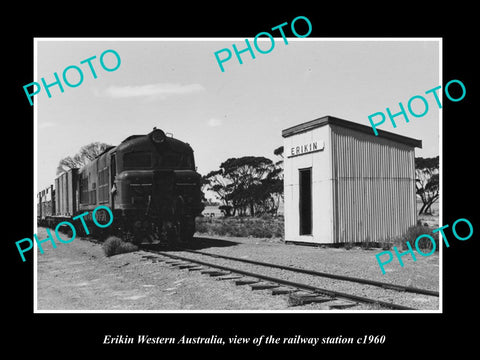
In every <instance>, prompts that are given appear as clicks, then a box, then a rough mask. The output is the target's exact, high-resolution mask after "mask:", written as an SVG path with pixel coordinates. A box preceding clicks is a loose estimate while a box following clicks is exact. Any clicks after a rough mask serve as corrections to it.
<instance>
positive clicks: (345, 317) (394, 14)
mask: <svg viewBox="0 0 480 360" xmlns="http://www.w3.org/2000/svg"><path fill="white" fill-rule="evenodd" d="M77 5H78V6H76V5H72V6H71V7H70V8H65V7H58V8H56V7H54V5H49V7H46V6H45V5H43V4H34V5H30V4H29V5H28V6H25V9H16V6H15V5H14V6H13V7H11V8H9V12H11V13H12V14H13V15H12V16H13V17H14V20H13V21H5V22H4V23H3V24H2V29H3V30H4V34H5V36H6V37H7V40H6V47H5V48H6V49H8V51H6V53H5V55H4V56H3V60H4V62H5V63H4V71H5V70H7V71H5V73H6V74H7V86H6V87H5V89H6V94H5V93H4V95H6V96H7V101H5V102H4V110H6V113H7V114H8V115H7V116H6V118H5V120H4V122H5V123H6V125H7V129H4V132H3V134H4V144H5V145H4V149H7V148H8V151H4V154H5V156H4V158H3V160H4V164H5V165H4V171H3V180H4V186H3V190H4V192H5V193H6V194H5V196H6V197H5V198H4V203H3V205H4V209H5V210H7V212H4V213H3V216H4V224H6V225H5V226H4V229H6V236H5V238H6V239H5V241H4V248H3V250H4V259H6V260H7V261H6V264H7V269H6V272H5V273H4V274H5V278H6V284H7V288H6V291H5V292H4V297H5V298H6V304H5V305H4V306H5V308H4V311H6V312H7V316H8V318H7V319H8V320H7V322H6V324H5V325H6V326H5V327H6V330H7V331H6V333H7V335H6V336H7V338H6V339H5V343H6V344H7V347H8V348H9V349H12V350H16V351H17V353H18V352H21V353H23V352H24V351H26V350H27V349H26V346H28V348H29V349H31V350H33V353H31V356H37V355H40V354H35V351H38V352H41V353H44V354H46V355H48V356H54V354H55V353H56V354H58V355H62V356H68V355H74V354H75V355H87V354H88V355H90V356H92V355H93V356H95V355H96V354H99V353H100V352H105V353H107V354H109V355H113V356H115V355H117V354H128V353H131V354H133V355H140V354H141V353H143V352H144V351H152V352H153V353H154V354H156V355H157V356H162V357H163V356H167V355H166V354H165V353H164V352H165V351H167V352H168V353H170V354H171V353H172V352H171V351H172V350H173V351H174V352H175V354H177V355H179V354H180V353H183V352H185V351H186V352H192V351H193V352H194V353H195V354H198V353H199V351H205V352H206V353H212V354H213V353H219V354H222V353H226V352H235V353H240V352H242V351H252V350H253V351H256V352H260V353H261V354H262V353H265V352H266V351H270V350H273V349H277V350H279V349H280V350H281V351H282V353H283V354H285V355H287V354H297V353H299V352H302V353H303V352H305V353H312V354H316V355H317V356H318V355H320V356H321V355H325V354H326V353H327V351H328V352H330V351H331V352H332V353H334V354H337V355H338V354H339V353H340V351H343V350H352V351H353V352H354V353H355V354H358V353H363V352H371V351H372V352H376V353H378V354H382V355H383V356H392V355H393V354H395V353H399V354H400V355H401V356H406V357H407V356H415V357H417V356H418V355H419V354H420V353H424V354H428V355H430V356H431V355H433V354H434V353H437V352H439V353H440V352H441V351H442V350H444V349H445V350H446V349H452V350H454V351H458V350H460V351H461V352H462V353H464V354H465V353H467V351H468V350H469V349H472V348H473V345H474V344H475V341H474V340H475V335H474V332H475V331H474V330H475V323H472V325H473V327H472V326H470V323H471V321H469V320H470V319H471V318H472V316H473V314H475V312H476V309H475V305H476V303H475V301H474V299H475V295H474V293H473V291H475V289H474V288H473V290H472V288H471V287H470V288H469V287H468V286H471V285H475V283H476V281H475V280H476V279H475V274H476V272H475V270H476V267H475V266H474V264H475V260H476V259H475V258H476V255H477V254H476V251H478V245H477V243H478V239H477V238H478V233H479V232H478V231H479V230H477V228H478V215H477V213H478V211H475V210H476V209H475V205H476V204H475V202H476V198H477V197H478V195H477V194H476V188H475V183H476V181H475V174H474V169H475V165H476V163H477V161H476V156H475V155H476V154H477V153H478V151H475V150H476V147H475V141H474V139H473V137H474V135H475V128H476V123H477V121H478V120H477V117H476V116H475V114H476V113H475V112H474V110H475V108H474V106H473V100H474V99H476V98H477V95H478V94H477V89H476V83H475V82H474V81H473V72H474V67H473V61H474V59H476V55H475V50H476V43H475V42H474V41H473V40H474V38H473V34H474V32H473V30H474V29H473V25H474V24H475V23H476V21H475V19H473V20H472V21H471V20H470V19H469V18H468V16H469V15H470V13H472V14H475V13H476V11H475V8H474V7H473V5H471V8H470V9H468V8H465V7H464V6H463V5H461V4H458V5H451V7H450V8H442V5H441V4H435V5H431V6H428V7H426V8H425V9H422V8H421V7H419V5H418V3H413V4H409V3H405V2H402V3H395V4H392V5H389V6H387V5H386V4H385V3H383V4H382V5H380V6H379V7H376V6H374V5H368V4H366V3H361V4H357V5H355V6H353V7H352V6H351V5H349V4H346V3H342V4H339V5H340V6H339V8H333V7H325V6H323V5H322V4H320V5H321V6H319V4H315V3H313V5H305V6H303V7H301V8H299V9H293V4H285V5H282V4H281V3H278V4H277V5H275V9H272V8H269V5H267V6H266V8H267V9H266V10H264V11H261V10H260V9H259V5H258V4H257V5H256V6H251V5H247V4H246V3H238V4H232V3H221V4H217V5H215V6H212V7H211V8H208V7H207V6H205V5H204V4H202V8H201V9H198V10H197V9H192V8H191V5H188V3H182V5H181V6H182V7H183V9H181V10H178V9H173V8H165V7H164V5H163V4H161V3H158V4H153V5H152V4H150V5H149V4H140V3H139V4H135V5H132V4H125V3H116V4H114V3H111V4H108V5H107V6H105V8H104V9H102V8H101V6H100V5H98V4H87V3H85V4H82V5H79V4H77ZM287 5H288V6H287ZM290 5H292V6H290ZM295 5H301V4H295ZM271 7H273V5H271ZM299 15H302V16H306V17H308V19H309V20H310V21H311V23H312V26H313V31H312V33H311V35H310V37H442V38H443V54H444V55H443V69H444V71H443V80H444V81H443V84H442V86H444V85H445V83H446V82H447V81H449V80H451V79H459V80H461V81H462V82H463V83H464V84H465V86H466V89H467V95H466V97H465V99H463V100H462V101H461V102H458V103H453V102H450V101H448V100H447V99H446V98H445V96H443V99H442V104H443V134H444V138H443V154H442V155H443V167H444V169H443V214H444V224H450V225H451V224H452V223H453V222H454V221H455V220H457V219H458V218H467V219H469V220H470V221H471V222H472V223H473V226H474V229H475V232H474V235H473V237H472V238H471V239H470V240H468V241H464V242H461V241H457V240H453V241H450V244H451V246H450V248H448V249H446V248H444V252H443V253H444V256H443V276H444V288H443V289H444V313H443V314H401V315H400V314H243V313H241V314H33V275H32V273H33V257H32V256H30V257H29V256H27V262H26V263H22V262H21V259H20V258H19V257H18V253H17V249H16V247H15V245H14V242H15V241H17V240H19V239H22V238H24V237H31V236H32V233H33V224H32V219H33V203H32V200H33V199H34V194H33V150H34V149H33V112H32V108H31V107H30V106H29V105H28V102H27V101H26V99H25V94H24V92H23V88H22V86H23V85H25V84H27V83H30V82H31V81H33V38H34V37H252V36H255V35H256V34H257V33H258V32H261V31H266V29H269V28H271V27H273V26H276V25H278V24H281V23H283V22H285V21H287V22H290V21H291V20H292V19H293V18H295V17H296V16H299ZM193 61H194V59H192V62H193ZM392 86H395V84H392ZM442 88H443V87H442ZM8 138H12V140H13V142H8V140H7V139H8ZM12 220H13V223H14V224H11V223H12ZM109 333H111V334H129V335H132V336H135V335H137V334H151V335H152V336H181V335H183V334H187V335H191V336H208V335H210V334H217V335H219V336H224V337H227V336H231V335H235V334H237V335H239V336H246V337H254V336H259V335H262V334H263V335H270V334H271V335H274V336H279V337H280V336H294V335H297V334H301V335H303V336H314V337H322V336H336V335H340V334H341V335H342V336H343V337H347V336H363V335H365V334H367V335H370V334H373V335H382V334H385V335H386V336H387V342H386V343H385V344H384V345H381V346H379V345H376V346H353V347H352V346H340V345H332V346H328V347H326V346H323V347H316V348H310V347H308V346H288V347H285V346H283V347H282V346H275V347H274V346H264V347H261V348H256V347H254V346H251V345H247V346H235V347H233V346H224V347H218V346H216V347H213V346H190V347H187V346H184V347H181V346H168V347H159V346H150V347H148V348H147V347H140V346H129V347H126V346H120V345H117V346H108V347H107V346H105V345H102V344H101V343H102V340H103V336H104V335H105V334H109ZM27 344H28V345H27ZM6 353H7V352H6Z"/></svg>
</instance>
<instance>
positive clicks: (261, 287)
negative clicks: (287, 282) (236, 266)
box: [250, 282, 280, 290]
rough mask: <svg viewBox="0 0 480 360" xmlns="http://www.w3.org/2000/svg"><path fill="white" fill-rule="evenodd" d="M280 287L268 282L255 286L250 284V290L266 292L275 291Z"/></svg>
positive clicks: (255, 284)
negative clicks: (267, 290) (268, 290)
mask: <svg viewBox="0 0 480 360" xmlns="http://www.w3.org/2000/svg"><path fill="white" fill-rule="evenodd" d="M278 287H280V285H279V284H273V283H268V282H258V283H254V284H250V288H251V289H252V290H266V289H275V288H278Z"/></svg>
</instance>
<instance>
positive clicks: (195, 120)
mask: <svg viewBox="0 0 480 360" xmlns="http://www.w3.org/2000/svg"><path fill="white" fill-rule="evenodd" d="M250 40H251V43H252V46H253V42H252V40H253V39H250ZM276 40H277V41H276V44H275V48H274V49H273V50H272V51H271V52H270V53H268V54H260V53H258V52H256V58H255V59H252V58H251V57H250V55H249V53H248V52H247V53H243V54H242V59H243V62H244V63H243V65H240V64H239V63H238V61H237V60H236V58H235V55H234V54H233V57H232V59H231V60H230V61H228V62H225V63H224V67H225V72H221V71H220V68H219V67H218V65H217V62H216V59H215V56H214V52H216V51H218V50H220V49H223V48H229V49H230V50H232V44H233V43H235V44H237V47H238V48H239V49H243V48H244V39H243V38H236V39H228V40H225V39H217V40H212V39H205V40H188V41H185V40H182V41H181V39H156V40H149V41H144V40H143V41H142V40H139V39H130V40H128V41H120V40H116V39H115V40H114V41H107V40H102V41H98V40H97V41H94V39H82V40H74V39H61V41H54V40H52V39H37V41H38V42H37V71H36V78H35V79H32V81H37V82H40V79H41V78H42V77H44V78H45V80H46V82H47V83H51V82H53V81H54V77H53V73H54V72H57V74H58V75H59V77H60V78H61V76H62V72H63V70H64V68H66V67H67V66H69V65H76V66H79V67H80V68H82V70H83V73H84V80H83V83H82V84H81V85H80V86H78V87H76V88H70V87H68V86H66V85H65V84H64V90H65V92H64V93H61V92H60V90H59V88H58V86H54V87H52V88H50V91H51V93H52V97H51V98H48V97H47V95H46V93H45V91H44V89H42V91H41V93H40V94H39V95H36V96H35V97H34V102H35V107H36V111H37V136H38V138H37V170H38V172H37V184H38V190H41V189H43V188H44V187H46V186H48V185H50V184H52V183H53V180H54V178H55V176H56V168H57V165H58V162H59V160H60V159H61V158H63V157H65V156H67V155H74V154H75V153H76V152H77V151H78V150H79V149H80V147H81V146H83V145H86V144H88V143H91V142H93V141H101V142H106V143H109V144H112V145H118V144H119V143H120V142H121V141H122V140H123V139H125V138H126V137H128V136H130V135H133V134H146V133H148V132H150V131H151V130H152V128H153V127H154V126H156V127H157V128H160V129H163V130H164V131H165V132H169V133H173V136H174V137H176V138H178V139H179V140H182V141H185V142H188V143H189V144H190V145H191V146H192V147H193V149H194V151H195V157H196V164H197V166H198V171H199V172H200V173H201V174H202V175H204V174H206V173H207V172H209V171H211V170H216V169H218V166H219V165H220V163H221V162H223V161H224V160H226V159H228V158H229V157H241V156H245V155H255V156H266V157H269V158H271V159H272V160H276V159H275V156H274V155H273V150H274V149H275V148H277V147H278V146H281V145H283V139H282V137H281V131H282V130H283V129H285V128H287V127H290V126H292V125H296V124H299V123H303V122H305V121H309V120H313V119H316V118H319V117H322V116H325V115H332V116H335V117H339V118H343V119H345V120H350V121H354V122H358V123H361V124H364V125H367V126H370V123H369V121H368V115H370V114H373V113H375V112H379V111H383V112H384V113H385V112H386V111H385V108H386V107H390V108H391V110H392V112H394V113H395V112H398V111H399V106H398V103H399V102H402V103H403V104H404V106H405V107H406V106H407V101H408V100H409V99H410V98H411V97H412V96H414V95H424V93H425V91H427V90H429V89H431V88H433V87H435V86H438V85H441V80H442V79H441V78H440V73H441V71H440V69H439V66H440V59H441V54H440V53H439V48H440V45H439V41H438V40H437V39H424V40H415V39H411V40H408V41H405V40H403V41H399V40H398V39H391V40H382V41H367V40H366V39H363V40H361V41H359V40H355V41H354V40H348V41H347V40H346V39H343V40H341V39H337V40H336V41H333V40H332V39H319V38H317V39H315V38H304V39H296V38H288V41H289V43H288V45H285V44H284V42H283V39H282V38H278V39H276ZM327 40H328V41H327ZM340 40H341V41H340ZM266 41H267V43H265V44H261V45H260V46H261V47H262V49H268V47H269V44H270V43H269V40H268V39H267V40H266ZM107 49H113V50H115V51H116V52H117V53H118V54H119V55H120V57H121V61H122V62H121V65H120V67H119V68H118V69H117V70H116V71H113V72H106V71H104V70H103V69H102V68H101V66H100V63H99V57H100V54H101V53H102V52H103V51H105V50H107ZM254 51H255V50H254ZM232 52H233V50H232ZM93 55H96V56H97V58H96V59H95V60H93V61H92V64H93V65H94V67H95V70H96V73H97V76H98V77H97V79H93V78H92V75H91V73H90V70H89V69H88V65H87V64H83V65H81V64H80V61H82V60H85V59H87V58H89V57H91V56H93ZM223 55H224V54H222V56H223ZM113 59H114V58H113V55H112V54H108V55H107V56H106V57H105V61H106V62H108V61H111V62H110V63H109V64H108V66H113V65H115V62H114V61H113ZM74 73H75V71H71V73H70V72H69V79H70V81H71V82H72V83H74V82H76V79H75V76H74ZM70 77H71V78H70ZM447 80H450V79H447ZM442 85H443V84H442ZM441 91H443V86H442V90H441ZM425 97H426V98H427V100H428V101H429V105H430V108H429V111H428V114H427V115H426V116H424V117H422V118H414V117H412V116H410V123H405V122H404V121H403V118H402V117H401V116H399V117H397V118H396V119H398V120H397V128H396V129H394V128H393V127H392V125H391V124H390V122H389V121H388V119H387V121H386V122H385V123H384V125H382V126H380V127H379V129H382V130H386V131H391V132H394V133H397V134H400V135H405V136H409V137H413V138H416V139H420V140H422V141H423V149H416V152H415V155H416V156H422V157H433V156H436V155H438V154H439V110H438V107H437V106H436V103H435V100H434V99H433V97H432V95H431V94H430V95H425ZM440 98H441V93H440ZM25 101H26V102H27V105H28V100H27V98H25ZM422 110H423V109H422V108H421V107H419V109H418V110H417V112H422Z"/></svg>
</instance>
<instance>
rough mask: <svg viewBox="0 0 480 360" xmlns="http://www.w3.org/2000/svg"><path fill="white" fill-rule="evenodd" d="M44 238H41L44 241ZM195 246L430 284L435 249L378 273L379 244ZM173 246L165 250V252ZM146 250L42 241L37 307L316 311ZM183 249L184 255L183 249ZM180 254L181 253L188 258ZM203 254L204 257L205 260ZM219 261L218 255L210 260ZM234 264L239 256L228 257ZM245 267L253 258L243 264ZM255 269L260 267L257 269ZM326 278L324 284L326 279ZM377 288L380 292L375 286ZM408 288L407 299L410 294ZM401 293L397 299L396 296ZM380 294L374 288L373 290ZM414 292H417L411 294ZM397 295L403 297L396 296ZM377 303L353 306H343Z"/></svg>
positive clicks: (369, 293)
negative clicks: (107, 250)
mask: <svg viewBox="0 0 480 360" xmlns="http://www.w3.org/2000/svg"><path fill="white" fill-rule="evenodd" d="M37 234H38V236H39V238H40V239H42V238H46V237H47V235H46V232H45V229H43V228H39V229H38V231H37ZM44 245H47V243H45V244H44ZM195 248H196V249H198V250H201V251H205V252H212V253H218V254H223V255H227V256H235V257H243V258H248V259H254V260H259V261H265V262H269V261H270V262H274V263H278V264H285V265H292V266H302V267H304V268H308V269H314V270H318V271H325V272H333V273H339V274H345V275H350V276H357V277H365V278H369V279H376V280H381V281H387V282H391V283H395V284H400V285H409V286H415V287H421V288H426V289H433V290H438V255H432V256H430V257H425V258H420V257H418V258H417V262H413V261H412V260H411V259H409V258H404V262H405V267H404V268H401V267H400V265H399V264H398V263H393V262H392V263H391V264H389V265H391V266H390V267H389V268H388V269H387V274H385V275H384V276H382V274H381V272H380V269H379V268H378V265H377V263H376V260H375V254H376V253H377V252H379V251H381V250H378V249H377V250H378V251H377V250H371V251H368V250H360V249H351V250H344V249H329V248H327V249H321V248H312V247H304V246H295V245H285V244H283V243H279V242H276V241H271V240H261V239H242V238H235V239H220V238H219V239H217V240H200V241H199V242H198V243H197V245H196V246H195ZM175 253H176V252H173V251H172V254H175ZM151 255H152V253H149V252H146V251H136V252H133V253H127V254H121V255H116V256H112V257H106V256H105V255H104V253H103V249H102V248H101V245H100V244H98V243H94V242H91V241H88V240H85V239H82V238H76V239H75V240H74V241H73V242H71V243H69V244H62V243H58V244H57V248H56V249H52V248H47V246H45V253H44V254H40V253H39V252H38V256H37V309H38V310H74V311H75V310H113V311H116V310H120V311H121V310H124V311H128V310H179V311H181V310H191V311H195V310H221V311H223V310H233V311H234V310H323V309H324V308H325V307H324V306H323V305H322V304H319V303H314V304H307V305H302V306H296V307H289V304H288V297H287V296H285V295H278V296H273V295H271V294H270V291H269V290H256V291H252V290H250V288H249V287H248V286H236V285H235V284H234V282H233V281H229V280H226V281H219V280H216V279H215V278H213V277H209V276H207V275H204V274H200V273H199V272H190V271H188V270H185V269H184V270H180V269H176V268H173V267H171V266H168V265H166V264H163V263H160V262H154V261H152V260H151V259H150V257H151ZM185 256H187V255H185ZM194 256H195V255H193V254H188V257H192V258H193V257H194ZM212 260H215V259H211V258H209V259H208V261H211V262H213V261H212ZM217 262H218V263H219V264H220V263H221V262H222V261H221V260H219V259H217ZM228 265H230V266H232V267H238V268H240V266H241V265H240V263H235V266H233V265H234V264H233V263H232V262H229V264H228ZM389 265H387V266H389ZM242 266H245V269H247V270H252V271H253V268H252V266H253V265H243V264H242ZM271 271H272V273H271V274H272V276H274V275H275V276H282V277H284V276H290V277H291V279H295V280H296V281H299V282H307V281H309V283H310V281H312V282H315V283H312V285H313V284H315V285H316V286H319V287H322V286H324V287H331V289H332V290H338V291H344V292H352V289H353V287H352V285H351V284H350V283H348V284H347V285H345V284H343V285H342V284H340V283H343V282H338V281H333V280H329V281H328V284H327V283H325V285H321V284H320V283H318V281H319V280H313V279H308V278H307V276H306V275H300V276H299V275H294V276H293V277H292V275H291V274H287V272H286V271H284V270H273V269H272V270H271ZM262 273H265V269H263V268H262ZM327 285H328V286H327ZM355 291H358V293H357V292H356V294H357V295H361V296H366V297H374V296H375V291H378V290H376V289H374V290H371V287H368V289H366V288H365V286H364V285H362V288H358V289H356V290H355ZM381 293H382V295H381V296H382V300H384V301H393V302H397V303H402V304H404V305H407V306H412V307H415V308H421V309H437V308H438V298H436V300H435V301H431V300H428V301H427V300H425V299H424V298H423V297H422V296H421V295H414V294H401V295H398V293H397V292H395V291H393V290H381ZM378 294H380V293H378ZM412 295H413V300H412ZM401 296H404V297H405V299H406V298H407V297H408V299H409V300H405V301H406V302H405V301H404V300H402V298H401ZM379 298H380V295H379ZM415 298H417V299H416V300H415ZM401 301H404V302H401ZM352 309H353V310H361V309H367V310H369V309H377V308H375V307H372V306H366V305H360V306H357V307H355V308H350V310H352Z"/></svg>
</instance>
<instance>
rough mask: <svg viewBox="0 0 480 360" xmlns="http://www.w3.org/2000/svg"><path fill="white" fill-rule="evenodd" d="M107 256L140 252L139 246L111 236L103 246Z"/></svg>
mask: <svg viewBox="0 0 480 360" xmlns="http://www.w3.org/2000/svg"><path fill="white" fill-rule="evenodd" d="M102 247H103V251H104V252H105V255H106V256H113V255H117V254H124V253H128V252H133V251H137V250H138V246H136V245H134V244H132V243H129V242H125V241H122V239H120V238H118V237H116V236H110V237H109V238H108V239H107V240H105V242H104V243H103V245H102Z"/></svg>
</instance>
